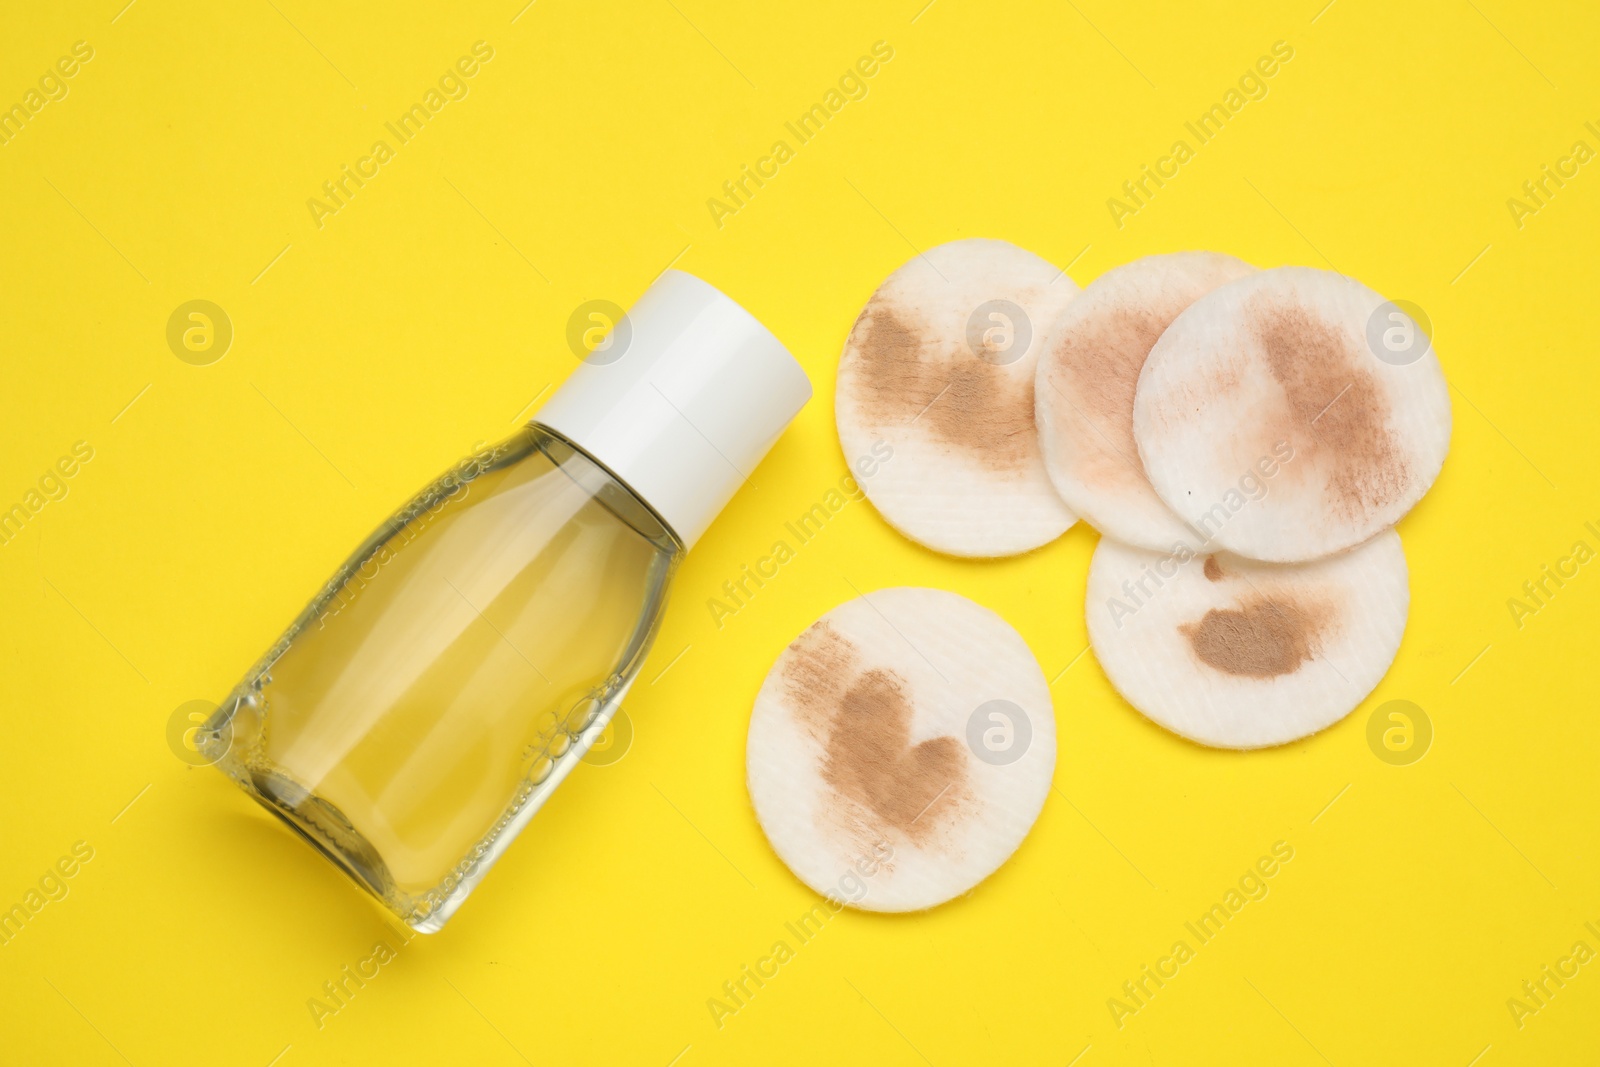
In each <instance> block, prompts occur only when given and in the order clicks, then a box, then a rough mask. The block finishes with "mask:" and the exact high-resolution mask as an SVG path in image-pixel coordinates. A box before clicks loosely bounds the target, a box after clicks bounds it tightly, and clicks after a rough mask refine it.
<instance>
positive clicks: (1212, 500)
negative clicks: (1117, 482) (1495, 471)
mask: <svg viewBox="0 0 1600 1067" xmlns="http://www.w3.org/2000/svg"><path fill="white" fill-rule="evenodd" d="M1388 337H1399V338H1409V343H1408V344H1406V345H1403V346H1401V347H1400V348H1399V350H1398V351H1397V350H1396V349H1394V348H1391V347H1389V346H1388V340H1387V338H1388ZM1133 433H1134V438H1135V440H1136V441H1137V442H1138V445H1139V454H1140V456H1141V457H1142V458H1143V460H1144V467H1145V472H1146V473H1147V474H1148V475H1149V477H1150V483H1151V484H1152V485H1153V486H1154V487H1155V490H1156V492H1157V493H1158V494H1159V495H1160V497H1161V499H1162V500H1164V501H1166V503H1167V505H1168V506H1169V507H1171V508H1172V509H1173V510H1174V511H1176V512H1177V513H1178V514H1179V515H1180V516H1181V517H1182V518H1184V519H1186V520H1187V521H1188V522H1189V523H1190V524H1191V525H1193V526H1194V527H1195V528H1196V529H1197V530H1198V532H1199V534H1200V536H1201V537H1202V538H1203V539H1206V540H1209V541H1214V543H1215V544H1216V546H1217V547H1219V548H1223V549H1226V550H1229V551H1232V552H1236V553H1238V554H1240V555H1244V556H1249V557H1251V558H1254V559H1263V560H1273V561H1278V562H1292V561H1298V560H1308V559H1316V558H1318V557H1320V556H1325V555H1328V554H1329V553H1332V552H1337V551H1340V550H1341V549H1345V548H1349V547H1351V546H1353V545H1358V544H1360V543H1362V542H1363V541H1366V540H1368V539H1369V538H1371V537H1372V536H1373V535H1374V534H1376V533H1377V532H1378V531H1379V530H1382V529H1384V528H1385V527H1387V526H1393V525H1394V524H1395V523H1396V522H1398V521H1399V520H1400V518H1401V517H1402V516H1403V515H1405V513H1406V512H1407V511H1409V510H1411V507H1412V505H1414V504H1415V503H1416V502H1417V501H1418V500H1419V499H1421V497H1422V494H1423V493H1425V492H1427V491H1428V487H1429V486H1431V485H1432V484H1433V480H1434V478H1436V477H1437V476H1438V474H1439V469H1440V467H1441V466H1443V464H1444V457H1445V452H1446V451H1447V450H1448V449H1449V446H1450V395H1449V391H1448V389H1447V387H1446V386H1445V381H1444V374H1443V372H1442V371H1441V370H1440V368H1439V360H1438V358H1437V357H1435V355H1434V353H1433V347H1432V345H1431V344H1430V343H1428V340H1427V336H1426V334H1425V333H1423V331H1422V330H1421V329H1420V328H1419V327H1418V326H1417V325H1416V323H1415V322H1413V321H1412V320H1411V319H1410V318H1409V317H1408V316H1407V315H1406V314H1405V313H1404V312H1403V311H1401V310H1400V309H1399V308H1398V307H1397V306H1396V305H1395V304H1392V303H1388V302H1386V301H1385V300H1384V298H1383V297H1381V296H1379V295H1378V294H1377V293H1375V292H1373V291H1372V290H1371V289H1368V288H1367V287H1366V286H1364V285H1362V284H1361V283H1360V282H1357V281H1355V280H1353V279H1351V278H1347V277H1345V276H1344V275H1341V274H1334V273H1332V272H1330V271H1321V270H1312V269H1310V268H1308V267H1280V268H1277V269H1274V270H1264V271H1259V272H1257V273H1255V274H1251V275H1248V276H1247V277H1244V278H1241V279H1240V280H1238V281H1236V282H1232V283H1230V284H1228V285H1224V286H1223V287H1221V288H1220V289H1217V290H1215V291H1213V292H1212V293H1211V294H1209V295H1208V296H1204V297H1201V298H1200V299H1199V300H1197V301H1196V302H1195V303H1194V304H1192V305H1191V306H1190V307H1189V310H1187V311H1185V312H1184V313H1183V314H1181V315H1179V316H1178V317H1177V319H1176V320H1175V321H1174V322H1173V323H1172V325H1171V326H1169V327H1168V328H1167V332H1166V333H1164V334H1162V335H1161V340H1159V341H1157V342H1156V345H1155V348H1153V349H1152V350H1151V352H1150V358H1149V359H1147V360H1146V361H1145V365H1144V371H1143V372H1142V373H1141V374H1140V376H1139V387H1138V392H1137V393H1136V395H1135V397H1134V404H1133ZM1269 468H1272V469H1273V473H1272V474H1270V475H1268V474H1267V473H1266V471H1267V470H1268V469H1269Z"/></svg>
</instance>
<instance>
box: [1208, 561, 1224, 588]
mask: <svg viewBox="0 0 1600 1067" xmlns="http://www.w3.org/2000/svg"><path fill="white" fill-rule="evenodd" d="M1205 572H1206V578H1207V579H1209V580H1210V581H1213V582H1220V581H1222V564H1220V563H1218V562H1217V557H1216V556H1207V557H1206V566H1205Z"/></svg>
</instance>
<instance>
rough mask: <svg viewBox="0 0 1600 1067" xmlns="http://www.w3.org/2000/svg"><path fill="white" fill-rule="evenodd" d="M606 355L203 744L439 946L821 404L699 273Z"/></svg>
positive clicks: (324, 597)
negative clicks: (745, 496)
mask: <svg viewBox="0 0 1600 1067" xmlns="http://www.w3.org/2000/svg"><path fill="white" fill-rule="evenodd" d="M609 343H610V344H614V345H616V346H618V348H619V349H620V351H607V353H606V355H605V357H604V359H590V360H586V361H585V362H584V363H583V364H581V365H580V366H579V367H578V368H577V369H576V370H575V371H574V372H573V374H572V375H571V377H570V378H569V379H568V380H567V381H566V382H565V383H564V384H563V385H562V386H561V387H560V388H559V389H558V390H557V391H556V392H555V393H554V394H553V395H552V396H551V398H550V400H549V401H548V402H547V403H546V404H545V405H544V407H543V408H541V409H540V410H539V412H538V414H537V415H536V416H535V418H534V421H532V422H531V423H529V424H528V425H527V426H526V427H525V428H523V429H522V430H521V431H519V432H518V433H516V434H514V435H513V436H511V437H510V438H509V439H507V440H505V441H502V442H500V443H499V444H496V445H493V446H491V447H486V448H484V449H483V450H481V451H480V452H479V453H478V454H476V455H474V456H472V457H470V458H469V459H467V460H465V461H464V462H462V463H461V464H459V465H458V466H456V467H455V468H452V469H451V470H449V471H447V472H445V474H444V475H443V476H442V477H440V478H439V479H438V480H437V481H435V482H434V483H433V484H432V485H429V486H428V487H427V488H425V489H424V490H422V492H420V493H419V494H417V496H416V497H415V498H413V499H412V500H411V501H410V502H409V503H407V504H406V505H405V506H404V507H402V508H401V509H400V510H399V511H398V512H397V513H396V514H395V515H394V516H392V517H391V518H390V519H389V520H388V521H386V522H385V523H384V524H383V525H382V526H380V527H379V528H378V529H377V530H376V531H375V532H374V533H373V534H372V536H371V537H369V538H368V539H367V540H366V542H365V543H363V544H362V545H361V546H360V547H359V548H357V549H356V550H355V552H354V553H353V554H352V555H351V556H350V558H349V559H348V560H346V561H345V563H344V565H343V566H342V567H340V568H339V570H338V571H337V572H336V573H335V574H334V575H333V577H332V579H331V580H330V581H329V582H328V583H327V584H326V585H325V586H324V587H323V588H322V590H321V591H320V592H319V593H318V594H317V595H316V596H315V597H314V598H313V599H312V601H311V603H310V604H309V605H307V606H306V608H305V610H304V611H303V612H301V614H300V617H299V618H297V619H295V621H294V622H293V624H292V625H290V627H289V629H288V630H287V631H286V632H285V633H284V634H283V636H282V637H280V638H279V639H278V641H277V643H276V644H275V645H273V646H272V648H271V649H269V650H268V652H267V653H266V655H264V656H263V657H262V658H261V660H260V661H259V662H258V663H257V664H256V666H255V667H254V668H253V669H251V671H250V672H249V673H248V674H247V675H246V676H245V678H244V680H243V681H242V682H240V683H239V685H238V686H237V687H236V688H235V689H234V690H233V692H232V693H231V694H230V695H229V696H228V698H227V699H226V700H225V701H224V702H223V703H222V705H221V706H220V707H219V708H218V710H217V712H216V714H215V715H213V716H212V718H211V720H210V721H209V722H208V724H207V725H206V727H205V728H204V730H203V731H202V736H201V738H200V739H199V747H200V748H201V751H202V752H204V753H205V754H206V755H207V757H209V758H211V759H213V760H214V761H215V762H216V764H217V766H219V767H220V768H221V769H222V770H223V771H225V772H226V773H227V774H228V775H229V776H230V777H231V778H233V780H234V781H235V782H237V783H238V784H239V785H240V786H241V787H242V788H243V789H244V790H245V791H246V792H247V793H249V794H250V795H251V796H253V797H254V798H255V799H256V800H258V801H260V802H261V803H262V804H263V805H265V806H266V807H267V808H268V809H269V810H270V811H272V812H273V813H274V814H276V815H277V816H279V817H280V818H281V819H283V821H284V822H286V823H287V824H288V825H289V826H291V827H293V828H294V829H295V830H296V831H298V832H299V833H300V834H301V835H302V836H303V837H305V839H306V840H308V841H309V842H311V844H313V845H314V846H316V848H317V849H318V851H320V852H322V853H323V854H324V855H325V856H327V857H328V858H329V859H331V860H333V861H334V862H335V863H336V864H338V866H339V867H340V868H341V869H343V870H344V871H345V872H346V873H347V874H348V875H350V877H351V878H353V879H354V880H355V881H356V882H357V883H358V884H360V885H361V886H362V887H363V888H365V889H367V890H368V891H369V892H371V893H372V894H373V895H374V896H376V897H377V898H378V899H379V900H381V901H382V902H383V903H384V904H385V905H386V906H388V907H389V908H390V909H391V910H393V911H394V912H395V913H396V914H397V915H398V916H400V918H401V919H402V920H404V921H405V922H406V923H407V924H408V925H409V926H411V927H412V928H414V929H416V930H418V931H420V932H424V933H430V932H433V931H436V930H438V929H439V928H440V927H441V926H442V925H443V924H444V923H445V921H446V920H447V919H449V917H450V916H451V914H452V913H454V912H455V910H456V909H457V908H458V907H460V905H461V902H462V901H463V900H464V899H465V898H466V896H467V894H468V893H470V892H471V891H472V889H473V888H474V887H475V886H476V885H477V884H478V883H479V881H481V880H482V878H483V876H484V875H485V874H486V873H487V872H488V870H489V868H490V867H491V866H493V865H494V862H495V860H497V859H498V858H499V857H500V855H501V854H502V853H503V852H504V851H505V849H506V847H507V846H508V845H509V844H510V843H511V841H512V839H513V838H515V837H516V836H517V834H518V833H519V832H520V831H521V830H522V828H523V827H524V826H525V825H526V824H527V822H528V820H529V819H530V818H531V817H532V816H533V813H534V812H535V811H537V810H538V808H539V806H540V805H541V804H542V803H543V802H544V800H545V798H546V797H548V796H549V795H550V792H551V791H552V790H553V789H555V787H556V786H557V785H558V784H560V782H561V781H562V780H563V779H564V778H565V777H566V775H567V774H568V773H569V772H570V771H571V770H572V768H573V766H574V765H575V764H576V763H577V762H578V760H579V759H580V757H581V756H582V755H583V753H584V752H586V751H587V750H588V748H589V746H590V745H591V744H592V743H593V742H594V741H595V739H596V738H597V737H599V735H600V733H601V731H602V730H603V729H604V728H605V725H606V724H607V722H609V721H610V719H611V717H612V715H613V714H614V713H615V712H616V710H617V708H618V706H619V704H620V702H621V701H622V698H623V696H624V695H625V694H626V693H627V691H628V686H629V685H630V684H631V683H632V682H633V679H634V676H635V675H636V674H637V673H638V671H639V667H640V665H641V663H642V662H643V661H644V658H645V655H646V653H647V652H648V651H649V649H650V645H651V642H652V640H653V639H654V637H655V634H656V630H657V627H658V625H659V623H660V621H661V616H662V612H663V610H664V609H665V606H666V603H667V589H668V586H669V584H670V583H671V580H672V576H673V574H674V572H675V571H676V569H677V566H678V563H679V561H680V560H681V559H682V558H683V554H684V553H685V552H686V551H687V550H688V549H689V548H690V547H691V546H692V545H693V544H694V543H695V541H696V540H697V539H698V538H699V537H700V535H701V534H702V533H703V532H704V531H705V529H706V527H707V526H708V525H709V524H710V523H711V521H712V519H714V518H715V517H716V515H717V513H718V512H720V511H721V510H722V508H723V506H724V505H725V504H726V503H727V502H728V500H729V499H730V498H731V497H732V496H733V494H734V492H735V491H736V490H737V489H738V488H739V487H740V485H742V484H743V482H744V481H745V479H746V477H747V476H748V475H749V473H750V472H751V471H752V470H754V468H755V466H756V464H757V463H759V462H760V461H761V458H762V457H763V456H764V455H765V454H766V452H767V450H768V448H770V447H771V445H772V443H773V442H774V441H775V440H776V439H777V437H778V435H779V434H780V433H781V432H782V431H783V429H784V427H786V426H787V425H788V424H789V422H790V420H791V419H793V418H794V416H795V415H796V413H798V412H799V410H800V408H801V407H802V406H803V405H804V404H805V402H806V401H807V400H808V399H810V396H811V385H810V383H809V382H808V381H807V379H806V376H805V373H804V371H802V370H801V369H800V366H799V364H797V363H796V362H795V361H794V359H793V358H792V357H791V356H790V355H789V353H788V352H787V351H786V350H785V349H784V347H783V345H782V344H780V343H779V342H778V340H777V339H776V338H775V337H773V336H772V334H771V333H769V332H768V331H767V330H766V329H765V328H764V327H763V326H762V325H761V324H760V323H759V322H757V321H756V320H755V318H754V317H752V316H751V315H750V314H749V313H748V312H747V311H745V310H744V309H743V308H741V307H740V306H739V305H738V304H736V303H734V302H733V301H732V300H731V299H729V298H728V297H727V296H725V295H723V294H722V293H721V292H719V291H718V290H716V289H714V288H712V287H711V286H710V285H708V284H706V283H705V282H702V281H700V280H699V279H697V278H694V277H692V276H690V275H688V274H684V273H681V272H678V271H667V272H666V273H665V274H663V275H662V276H661V278H660V279H658V280H657V281H656V282H655V283H654V284H653V285H652V286H651V287H650V288H649V289H648V290H647V291H646V292H645V293H644V295H643V296H642V297H641V298H640V299H639V301H638V303H636V304H635V305H634V307H633V309H632V310H631V311H629V312H628V314H627V315H626V316H625V317H624V319H623V320H622V321H620V322H619V323H617V324H616V326H615V327H614V328H613V330H612V332H611V335H610V338H609Z"/></svg>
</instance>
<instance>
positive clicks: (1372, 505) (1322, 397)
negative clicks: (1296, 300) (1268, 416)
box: [1252, 301, 1410, 516]
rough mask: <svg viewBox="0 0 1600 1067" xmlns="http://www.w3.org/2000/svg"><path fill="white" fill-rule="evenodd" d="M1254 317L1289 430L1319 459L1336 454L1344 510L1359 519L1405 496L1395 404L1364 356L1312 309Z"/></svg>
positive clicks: (1262, 310)
mask: <svg viewBox="0 0 1600 1067" xmlns="http://www.w3.org/2000/svg"><path fill="white" fill-rule="evenodd" d="M1252 311H1253V315H1254V329H1255V334H1256V339H1257V341H1258V342H1259V343H1260V345H1261V347H1262V350H1263V352H1264V353H1265V356H1266V362H1267V367H1268V369H1269V370H1270V371H1271V372H1272V376H1273V378H1274V379H1276V380H1277V382H1278V384H1279V385H1280V386H1281V387H1282V389H1283V392H1284V396H1285V398H1286V399H1287V401H1288V417H1287V425H1286V426H1285V427H1284V429H1285V430H1286V431H1289V433H1292V434H1293V438H1292V439H1295V440H1304V441H1306V442H1308V444H1309V446H1310V448H1311V450H1312V452H1313V453H1317V452H1326V453H1331V456H1330V460H1331V462H1329V463H1328V464H1327V466H1326V469H1327V470H1328V471H1329V481H1328V487H1329V489H1330V490H1331V491H1332V493H1333V495H1334V497H1335V499H1336V500H1337V502H1338V505H1339V507H1340V508H1341V510H1342V511H1343V512H1344V513H1345V514H1346V515H1349V516H1357V515H1361V514H1364V513H1367V512H1370V511H1375V510H1377V509H1379V508H1383V507H1385V506H1387V505H1388V504H1390V503H1391V502H1392V501H1394V500H1395V499H1397V498H1398V497H1400V496H1401V495H1402V494H1403V493H1404V491H1405V488H1406V485H1407V482H1408V481H1409V479H1410V469H1409V464H1408V463H1407V460H1406V456H1405V453H1404V452H1403V451H1402V450H1401V448H1400V444H1399V441H1398V440H1397V438H1396V435H1395V433H1394V431H1393V430H1392V429H1390V427H1389V418H1390V415H1391V413H1392V412H1391V409H1390V404H1389V401H1388V399H1387V398H1386V397H1385V396H1384V395H1383V393H1382V391H1381V390H1380V389H1379V388H1378V384H1377V382H1376V380H1375V379H1374V378H1373V376H1372V373H1371V372H1370V371H1369V370H1367V369H1365V368H1364V367H1363V366H1362V365H1361V362H1360V361H1361V353H1358V352H1355V351H1354V350H1353V349H1352V347H1351V342H1350V341H1349V340H1348V339H1347V338H1346V337H1345V336H1344V334H1343V333H1342V332H1341V331H1340V330H1339V329H1338V328H1337V327H1336V326H1334V325H1332V324H1331V323H1328V322H1326V321H1325V320H1323V319H1322V318H1320V317H1319V316H1317V315H1315V314H1313V313H1312V312H1310V311H1308V310H1307V309H1306V308H1303V307H1299V306H1289V307H1285V306H1282V305H1280V304H1274V303H1268V302H1263V301H1257V304H1256V306H1255V307H1254V308H1253V309H1252ZM1283 436H1285V437H1286V438H1287V437H1288V434H1287V433H1286V434H1284V435H1283Z"/></svg>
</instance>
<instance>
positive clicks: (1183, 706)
mask: <svg viewBox="0 0 1600 1067" xmlns="http://www.w3.org/2000/svg"><path fill="white" fill-rule="evenodd" d="M1410 602H1411V594H1410V589H1409V586H1408V584H1407V574H1406V559H1405V553H1404V552H1403V551H1402V549H1401V547H1400V536H1399V535H1398V534H1396V533H1395V532H1394V531H1393V530H1386V531H1384V532H1383V533H1381V534H1379V535H1378V536H1377V537H1375V538H1373V540H1372V541H1370V542H1368V543H1367V544H1364V545H1361V546H1359V547H1357V548H1354V549H1351V550H1350V551H1348V552H1345V553H1341V554H1339V555H1336V556H1330V557H1328V558H1326V559H1322V560H1318V561H1316V562H1313V563H1260V562H1256V561H1253V560H1247V559H1242V558H1240V557H1238V556H1231V555H1223V554H1216V555H1191V554H1188V553H1187V552H1178V553H1158V552H1148V551H1145V550H1144V549H1138V548H1130V547H1128V546H1127V545H1122V544H1118V543H1117V542H1115V541H1112V540H1109V539H1102V540H1101V541H1100V544H1099V546H1098V547H1096V549H1095V553H1094V558H1093V560H1092V561H1091V562H1090V564H1089V588H1088V596H1087V611H1088V621H1089V642H1090V644H1091V645H1092V646H1093V648H1094V654H1095V658H1096V659H1098V660H1099V661H1100V666H1101V667H1102V668H1103V669H1104V670H1105V672H1106V677H1108V678H1109V679H1110V680H1111V684H1112V685H1114V686H1115V687H1116V688H1117V691H1118V692H1120V693H1121V694H1122V695H1123V696H1124V697H1126V698H1127V700H1128V703H1130V704H1132V705H1133V706H1134V707H1135V708H1137V709H1139V710H1140V711H1141V712H1143V713H1144V714H1145V715H1146V716H1148V717H1149V718H1150V719H1152V720H1154V721H1155V722H1157V723H1160V724H1161V725H1162V726H1165V727H1166V728H1167V729H1169V730H1171V731H1173V732H1174V733H1178V734H1182V735H1183V736H1184V737H1188V738H1191V739H1192V740H1195V741H1199V742H1200V743H1202V744H1206V745H1214V746H1216V747H1219V748H1261V747H1264V746H1267V745H1279V744H1283V743H1285V742H1288V741H1293V740H1295V739H1296V738H1300V737H1305V736H1307V735H1308V734H1313V733H1316V732H1317V731H1318V730H1321V729H1323V728H1324V727H1327V726H1330V725H1332V724H1333V723H1336V722H1338V721H1339V720H1340V719H1342V718H1344V717H1345V716H1346V715H1348V714H1349V713H1350V712H1351V711H1352V710H1353V709H1354V708H1355V707H1356V706H1357V705H1358V704H1360V703H1361V701H1362V700H1364V699H1366V697H1367V694H1368V693H1370V692H1372V689H1373V687H1374V686H1376V685H1377V684H1378V681H1379V680H1380V679H1381V678H1382V677H1383V675H1384V673H1385V672H1386V671H1387V670H1388V669H1389V664H1390V663H1391V662H1393V660H1394V657H1395V653H1396V651H1398V649H1399V647H1400V637H1401V635H1402V634H1403V633H1404V631H1405V626H1406V613H1407V610H1408V608H1409V606H1410Z"/></svg>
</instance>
